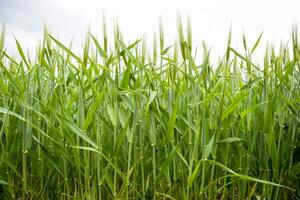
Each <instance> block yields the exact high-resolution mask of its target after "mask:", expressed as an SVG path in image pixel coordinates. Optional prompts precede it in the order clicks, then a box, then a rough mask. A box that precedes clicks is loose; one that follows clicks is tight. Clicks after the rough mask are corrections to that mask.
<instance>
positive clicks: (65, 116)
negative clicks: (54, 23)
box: [0, 21, 300, 199]
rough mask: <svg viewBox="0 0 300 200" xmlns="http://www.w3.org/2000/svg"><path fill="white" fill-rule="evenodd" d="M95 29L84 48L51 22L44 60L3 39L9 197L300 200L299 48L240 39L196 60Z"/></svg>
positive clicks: (3, 185)
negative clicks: (259, 50) (213, 56)
mask: <svg viewBox="0 0 300 200" xmlns="http://www.w3.org/2000/svg"><path fill="white" fill-rule="evenodd" d="M103 30H104V31H103V36H101V38H102V39H101V40H98V39H96V37H95V36H92V35H87V39H86V42H85V47H84V48H83V51H82V55H80V56H79V55H76V54H75V53H73V52H72V50H71V49H70V48H68V47H67V46H65V45H63V44H62V43H60V42H59V41H58V40H57V39H55V38H54V37H52V36H51V35H50V34H48V33H47V32H46V31H45V36H44V41H43V42H42V44H41V45H40V47H39V48H38V49H37V52H36V56H35V58H34V59H30V58H29V57H28V56H26V53H25V52H24V51H23V50H22V48H21V45H20V44H19V42H18V41H17V40H16V45H17V48H18V52H19V54H18V55H17V56H16V57H14V56H11V55H8V54H7V53H6V50H5V45H4V32H3V33H2V34H1V38H0V199H18V198H22V199H101V198H102V199H112V198H116V199H121V198H125V199H126V198H128V199H155V198H157V199H299V197H297V196H299V192H300V191H299V188H300V187H299V186H300V183H299V174H300V157H299V154H300V138H299V137H300V134H299V133H300V47H299V46H298V45H299V43H298V41H297V31H296V29H294V30H293V34H292V40H291V43H290V46H281V48H280V49H278V50H276V51H275V50H274V48H271V47H268V48H267V50H266V53H265V59H264V62H263V63H260V64H256V63H254V62H252V59H251V57H252V53H253V52H254V51H255V49H256V47H257V46H258V44H259V41H260V38H261V37H259V38H258V40H257V41H256V42H255V44H251V45H250V44H247V42H246V39H245V38H244V43H243V44H244V47H245V52H243V53H239V52H237V51H236V50H234V49H232V48H231V47H230V40H231V36H230V34H229V37H228V48H227V51H226V52H225V55H224V58H223V59H221V60H219V61H218V62H213V63H215V64H214V65H212V64H211V61H210V55H209V53H210V52H209V50H208V49H207V48H206V46H205V45H203V55H201V56H202V59H201V62H200V63H196V62H195V59H194V54H195V47H194V46H193V45H192V44H193V43H192V36H191V31H190V25H189V24H188V28H187V29H186V30H187V34H184V30H183V28H182V25H181V22H180V21H179V23H178V35H179V37H178V38H179V39H178V41H177V42H176V43H175V45H173V46H170V47H167V46H165V44H164V34H163V31H162V27H161V31H160V34H159V40H158V42H157V41H154V48H153V49H154V50H153V52H152V53H149V52H147V48H146V45H145V42H144V41H142V40H137V41H136V42H133V43H131V44H125V43H124V42H123V41H124V40H122V36H121V33H120V31H119V29H118V27H116V28H115V34H114V36H113V40H111V41H112V42H113V43H112V45H111V46H112V47H111V48H109V44H110V42H108V39H107V38H108V36H107V34H106V32H105V30H106V29H105V26H104V29H103Z"/></svg>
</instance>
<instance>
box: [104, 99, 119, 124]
mask: <svg viewBox="0 0 300 200" xmlns="http://www.w3.org/2000/svg"><path fill="white" fill-rule="evenodd" d="M106 106H107V112H108V116H109V119H110V121H111V123H112V124H113V126H114V127H116V126H117V121H118V119H117V118H118V116H117V112H116V111H115V109H114V108H113V107H112V105H111V104H109V103H107V104H106Z"/></svg>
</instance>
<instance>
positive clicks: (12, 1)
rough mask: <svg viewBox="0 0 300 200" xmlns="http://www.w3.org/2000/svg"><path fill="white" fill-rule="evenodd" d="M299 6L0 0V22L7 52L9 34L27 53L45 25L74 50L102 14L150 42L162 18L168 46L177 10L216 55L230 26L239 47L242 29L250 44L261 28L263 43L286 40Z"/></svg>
mask: <svg viewBox="0 0 300 200" xmlns="http://www.w3.org/2000/svg"><path fill="white" fill-rule="evenodd" d="M299 8H300V2H299V0H298V1H297V0H284V1H277V0H251V1H250V0H249V1H244V0H205V1H202V0H197V1H196V0H183V1H179V0H149V1H144V0H107V1H104V0H82V1H80V0H0V22H1V23H5V25H6V29H7V35H6V47H7V48H8V49H9V51H12V52H13V49H15V48H14V46H15V44H14V39H13V35H15V36H16V37H17V38H18V40H20V42H21V43H22V45H23V46H24V47H26V48H27V49H28V50H29V51H32V50H33V49H34V48H35V46H36V45H37V43H38V42H39V41H40V39H41V38H42V35H43V34H42V32H43V26H44V24H46V25H47V27H49V29H50V31H51V33H52V34H53V35H55V36H56V37H59V39H61V40H62V41H63V42H64V43H66V44H68V43H69V42H70V41H71V40H73V43H74V49H75V51H76V49H77V50H78V49H80V46H81V45H82V42H83V41H84V34H85V33H86V30H87V27H88V26H90V27H91V30H92V33H94V34H99V33H100V32H101V21H102V16H103V14H105V16H106V18H107V23H108V26H109V27H110V28H112V27H113V23H114V20H116V19H117V20H118V22H119V25H120V27H121V29H122V32H123V35H124V38H125V39H126V40H127V41H133V40H135V39H137V38H142V37H143V36H144V35H145V36H146V38H147V40H151V39H152V37H153V34H154V33H155V32H157V31H158V24H159V18H161V19H162V22H163V25H164V29H165V34H166V37H167V43H168V44H170V45H171V44H172V43H173V42H174V39H175V37H176V35H177V33H176V18H177V15H178V14H180V15H181V16H182V18H183V20H185V19H186V18H187V16H189V17H190V19H191V22H192V29H193V40H194V43H195V45H197V46H200V45H201V41H202V40H204V41H206V43H207V44H208V46H209V47H212V52H213V54H215V55H218V54H221V53H223V52H224V50H225V45H226V40H227V34H228V30H229V28H230V25H231V26H232V31H233V46H234V47H235V48H238V49H241V44H242V37H241V36H242V32H243V31H244V32H245V34H246V36H247V38H248V40H249V41H248V43H250V44H251V43H253V42H254V41H255V39H256V38H257V37H258V36H259V34H260V33H261V32H262V31H264V34H263V44H264V45H265V44H266V42H267V41H268V42H269V43H272V44H275V45H278V44H279V43H280V41H283V42H288V40H289V39H290V34H291V27H292V25H293V24H299V20H300V12H299ZM262 49H263V48H261V51H262Z"/></svg>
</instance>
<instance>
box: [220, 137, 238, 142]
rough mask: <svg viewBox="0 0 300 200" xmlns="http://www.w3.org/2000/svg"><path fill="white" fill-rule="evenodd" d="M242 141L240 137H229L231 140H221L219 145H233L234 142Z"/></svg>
mask: <svg viewBox="0 0 300 200" xmlns="http://www.w3.org/2000/svg"><path fill="white" fill-rule="evenodd" d="M240 141H243V139H241V138H238V137H229V138H225V139H223V140H220V141H218V142H217V143H232V142H240Z"/></svg>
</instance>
